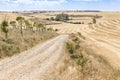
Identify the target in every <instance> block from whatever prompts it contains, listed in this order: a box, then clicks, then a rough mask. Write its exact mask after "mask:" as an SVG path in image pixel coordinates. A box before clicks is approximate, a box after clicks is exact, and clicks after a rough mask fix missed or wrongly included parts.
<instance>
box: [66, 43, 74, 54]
mask: <svg viewBox="0 0 120 80" xmlns="http://www.w3.org/2000/svg"><path fill="white" fill-rule="evenodd" d="M66 47H67V49H68V51H69V53H70V54H73V53H74V52H75V45H74V43H72V42H70V41H68V42H66Z"/></svg>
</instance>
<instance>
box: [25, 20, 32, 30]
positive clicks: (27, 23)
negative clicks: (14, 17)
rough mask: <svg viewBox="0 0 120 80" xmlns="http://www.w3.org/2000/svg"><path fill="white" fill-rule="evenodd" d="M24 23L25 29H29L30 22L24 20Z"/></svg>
mask: <svg viewBox="0 0 120 80" xmlns="http://www.w3.org/2000/svg"><path fill="white" fill-rule="evenodd" d="M24 22H25V26H26V28H28V27H31V24H30V22H29V21H28V20H25V21H24Z"/></svg>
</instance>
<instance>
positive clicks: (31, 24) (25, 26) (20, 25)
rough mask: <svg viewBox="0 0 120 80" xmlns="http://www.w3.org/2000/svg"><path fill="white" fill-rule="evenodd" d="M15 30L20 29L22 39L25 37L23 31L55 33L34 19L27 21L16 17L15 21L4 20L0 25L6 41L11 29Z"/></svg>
mask: <svg viewBox="0 0 120 80" xmlns="http://www.w3.org/2000/svg"><path fill="white" fill-rule="evenodd" d="M10 26H11V27H12V28H14V29H19V30H20V34H21V37H23V36H24V32H23V30H30V31H33V32H35V31H38V32H45V31H48V30H49V31H53V29H52V28H46V27H45V25H44V24H43V23H41V22H39V21H37V22H35V21H33V20H32V19H28V20H26V19H25V18H24V17H22V16H18V17H16V20H15V21H8V20H6V19H5V20H3V21H2V22H1V24H0V28H1V31H2V32H3V33H4V34H5V39H7V38H8V33H9V27H10Z"/></svg>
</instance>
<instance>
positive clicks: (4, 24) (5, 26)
mask: <svg viewBox="0 0 120 80" xmlns="http://www.w3.org/2000/svg"><path fill="white" fill-rule="evenodd" d="M1 30H2V31H3V32H4V33H5V38H6V39H7V38H8V31H9V30H8V21H6V20H4V21H2V23H1Z"/></svg>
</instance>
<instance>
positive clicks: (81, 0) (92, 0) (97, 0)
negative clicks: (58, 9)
mask: <svg viewBox="0 0 120 80" xmlns="http://www.w3.org/2000/svg"><path fill="white" fill-rule="evenodd" d="M73 1H100V0H73Z"/></svg>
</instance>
